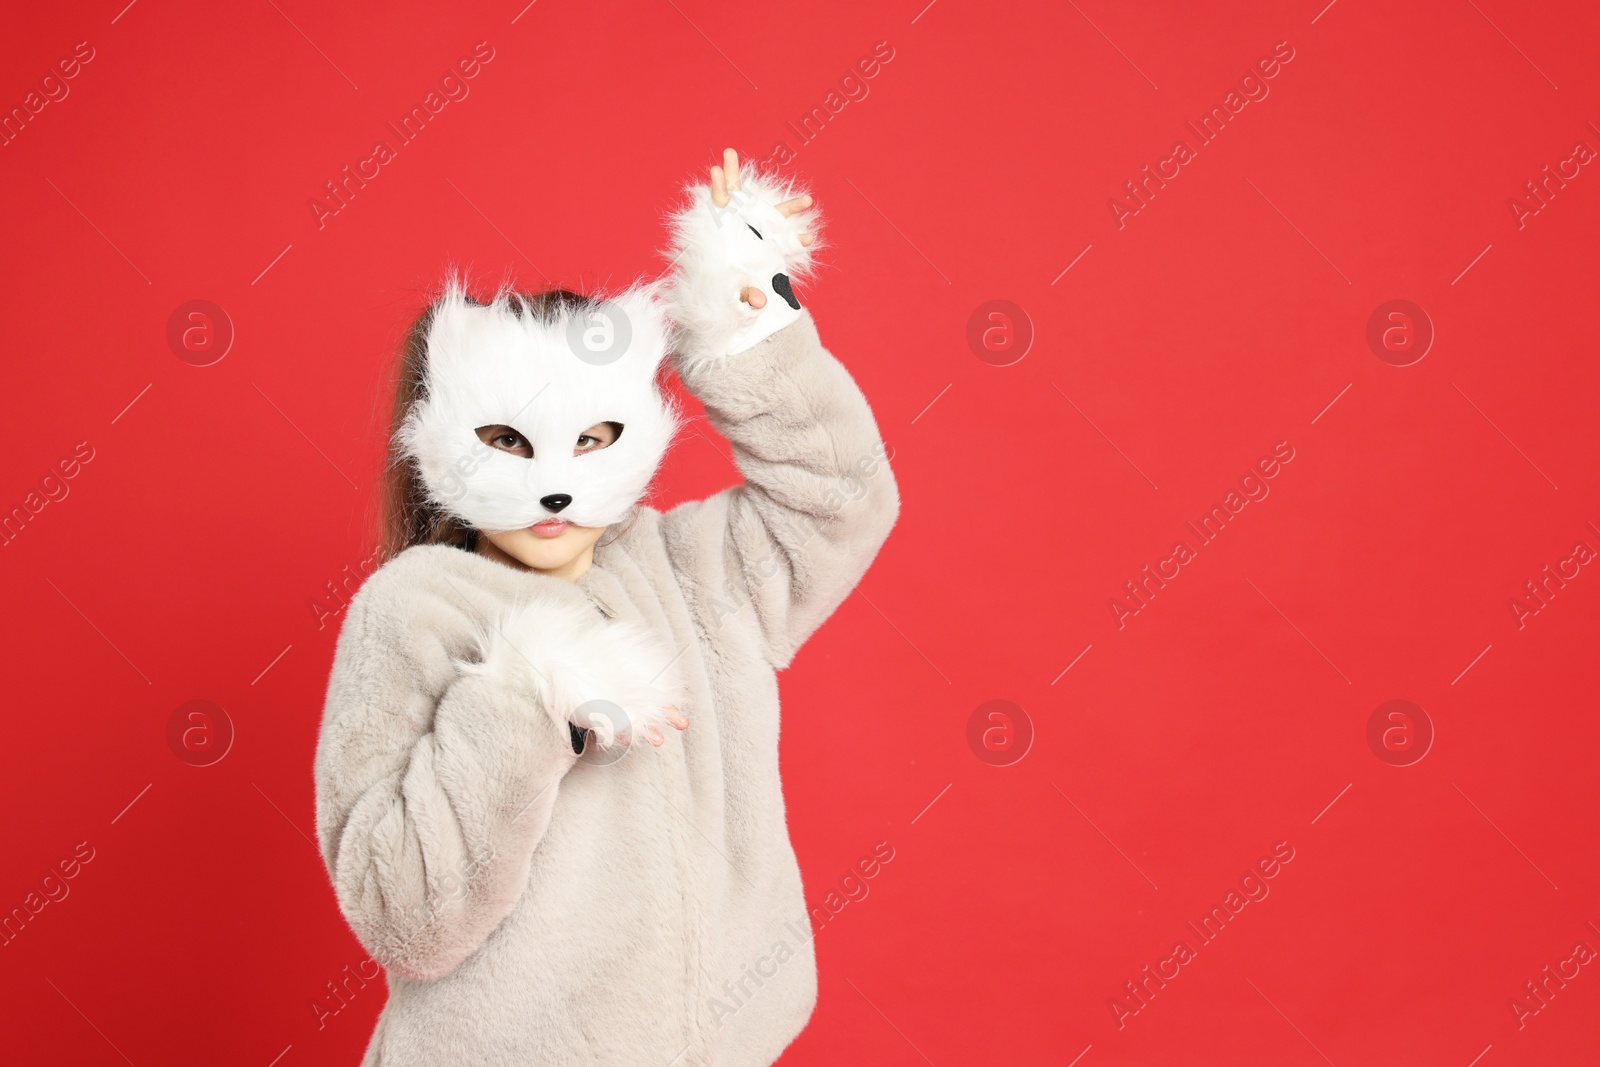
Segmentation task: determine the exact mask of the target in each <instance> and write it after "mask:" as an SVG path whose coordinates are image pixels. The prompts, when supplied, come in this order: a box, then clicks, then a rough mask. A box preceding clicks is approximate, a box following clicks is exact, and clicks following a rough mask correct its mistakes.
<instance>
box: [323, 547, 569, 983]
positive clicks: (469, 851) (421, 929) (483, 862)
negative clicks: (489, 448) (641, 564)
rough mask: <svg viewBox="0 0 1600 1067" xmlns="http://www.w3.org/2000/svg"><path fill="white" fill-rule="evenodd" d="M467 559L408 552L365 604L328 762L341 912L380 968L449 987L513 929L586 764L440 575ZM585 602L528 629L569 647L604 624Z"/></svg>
mask: <svg viewBox="0 0 1600 1067" xmlns="http://www.w3.org/2000/svg"><path fill="white" fill-rule="evenodd" d="M455 551H458V550H457V549H454V548H449V547H446V546H430V547H428V548H425V549H411V550H408V551H407V552H405V553H402V554H401V555H400V556H399V557H396V558H395V559H394V560H391V561H390V562H389V564H387V565H386V566H385V567H384V568H382V569H380V570H379V571H378V572H377V573H376V574H374V575H373V577H372V578H371V579H369V580H368V582H367V583H366V585H364V586H363V587H362V589H361V591H360V592H359V593H358V594H357V595H356V597H355V598H354V599H353V600H352V601H351V604H350V607H349V610H348V613H347V615H346V618H345V622H344V625H343V628H342V629H341V631H340V634H339V641H338V645H337V650H336V652H335V656H334V662H333V670H332V673H331V675H330V678H329V682H328V691H327V701H326V705H325V708H324V711H323V721H322V729H321V734H320V736H319V739H318V745H317V756H316V792H317V836H318V838H319V840H320V845H321V849H322V855H323V859H324V862H325V863H326V864H327V867H328V872H329V874H330V876H331V878H332V881H333V886H334V889H335V892H336V893H337V896H338V900H339V905H340V908H341V909H342V910H343V912H344V915H345V918H346V919H347V920H348V922H349V923H350V926H351V928H352V930H354V932H355V934H356V936H357V938H358V939H359V940H360V941H361V943H362V944H363V945H364V946H365V947H366V948H367V950H368V951H369V952H371V954H372V956H373V958H374V959H376V960H377V961H378V962H379V963H381V964H383V965H384V966H385V967H388V968H390V969H392V970H395V971H397V972H398V973H400V974H403V975H406V976H407V977H411V978H419V979H426V978H436V977H438V976H440V975H443V974H447V973H449V972H450V971H451V970H453V969H454V968H455V967H456V966H457V965H458V964H460V963H461V962H462V961H463V960H465V959H466V958H467V957H468V956H470V955H471V954H472V953H473V952H474V951H476V950H477V948H478V946H479V945H480V944H481V943H482V942H483V939H484V938H485V937H487V936H488V935H489V934H490V932H492V931H493V930H494V928H495V927H496V926H498V925H499V923H500V922H501V920H503V919H504V918H505V917H506V915H507V914H509V912H510V910H511V908H512V907H513V906H514V905H515V904H516V902H517V900H518V898H519V897H520V895H521V893H522V890H523V888H524V886H525V884H526V882H527V877H528V867H529V863H530V860H531V857H532V854H533V850H534V848H535V847H536V845H537V844H538V842H539V840H540V838H541V837H542V836H543V835H544V832H545V829H546V827H547V826H548V825H549V822H550V817H551V812H552V810H553V808H554V805H555V799H556V791H557V787H558V783H559V782H560V781H561V779H562V777H563V776H564V775H565V774H566V772H567V771H568V770H569V769H570V768H571V767H572V765H573V764H574V763H575V762H576V760H577V755H576V754H575V752H574V750H573V739H572V736H571V734H570V733H569V730H568V727H567V726H566V723H565V722H564V721H562V720H560V719H558V718H557V717H556V716H553V715H551V714H547V713H546V711H545V710H544V709H543V708H542V707H541V706H540V703H539V701H538V700H537V698H536V697H535V696H534V695H533V692H532V690H531V688H529V686H528V685H527V683H526V679H525V676H523V675H521V674H520V673H519V671H520V668H519V666H518V662H517V661H518V660H520V659H521V658H522V657H521V655H520V653H519V651H518V650H517V649H515V648H513V647H512V646H511V644H510V643H509V642H506V641H503V640H502V641H495V640H490V639H488V638H489V637H492V635H487V634H486V633H485V630H484V627H483V626H482V625H480V624H478V623H476V622H475V621H474V619H475V618H476V617H477V612H478V611H480V610H481V605H480V606H478V607H475V606H474V604H473V603H471V602H470V601H469V599H468V598H469V597H471V596H473V595H474V593H473V591H472V590H471V588H470V587H469V586H467V585H466V584H465V583H460V582H452V581H450V580H449V579H448V576H445V575H441V574H439V573H437V571H436V570H435V569H434V568H433V567H431V566H430V560H429V559H428V558H427V554H428V553H438V552H455ZM550 581H551V582H553V583H557V584H558V585H559V586H565V585H568V583H564V582H561V581H560V580H559V579H554V578H552V579H550ZM551 592H552V594H560V593H562V591H561V590H560V589H558V588H556V587H555V586H552V587H551ZM571 594H572V597H571V598H568V597H565V596H564V595H552V596H550V597H547V598H541V602H540V603H539V604H537V605H530V607H534V606H536V607H537V608H538V609H539V610H538V611H537V613H536V614H530V615H528V616H527V617H528V618H529V619H539V620H543V624H544V625H547V626H549V627H550V628H551V630H552V631H553V632H556V633H559V631H560V630H561V629H564V628H568V627H571V626H573V625H578V624H580V617H579V615H577V614H576V613H581V612H587V613H588V614H591V615H592V614H594V610H593V608H592V607H588V606H587V605H586V603H583V601H584V598H583V597H582V594H581V593H580V592H578V590H576V589H575V588H573V589H572V590H571ZM572 598H576V600H574V599H572ZM499 622H500V624H501V625H502V626H503V625H505V624H506V623H507V620H504V619H502V620H499Z"/></svg>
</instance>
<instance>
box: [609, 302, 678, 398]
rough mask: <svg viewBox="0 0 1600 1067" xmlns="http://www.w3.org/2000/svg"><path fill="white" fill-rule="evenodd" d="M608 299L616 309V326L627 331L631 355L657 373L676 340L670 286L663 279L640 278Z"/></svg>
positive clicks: (643, 370) (640, 365) (644, 368)
mask: <svg viewBox="0 0 1600 1067" xmlns="http://www.w3.org/2000/svg"><path fill="white" fill-rule="evenodd" d="M606 303H607V304H609V305H610V306H611V307H612V308H613V309H615V312H616V314H615V316H614V318H613V321H612V324H611V325H612V328H613V329H614V330H616V331H618V332H619V333H620V332H621V331H624V330H626V331H627V334H628V338H627V358H628V359H629V360H630V361H632V362H633V363H634V365H635V366H636V367H637V368H638V370H639V371H640V372H641V373H643V374H647V375H654V374H655V372H656V369H657V368H658V367H659V366H660V365H661V361H662V360H663V359H664V358H666V354H667V352H668V350H669V349H670V348H671V347H672V341H673V326H672V321H671V319H669V318H668V316H667V303H666V286H665V285H664V284H663V283H662V282H661V281H652V282H636V283H634V284H633V285H631V286H629V287H628V288H627V289H625V290H623V291H622V292H621V293H619V294H618V295H617V296H614V297H611V298H609V299H607V301H606Z"/></svg>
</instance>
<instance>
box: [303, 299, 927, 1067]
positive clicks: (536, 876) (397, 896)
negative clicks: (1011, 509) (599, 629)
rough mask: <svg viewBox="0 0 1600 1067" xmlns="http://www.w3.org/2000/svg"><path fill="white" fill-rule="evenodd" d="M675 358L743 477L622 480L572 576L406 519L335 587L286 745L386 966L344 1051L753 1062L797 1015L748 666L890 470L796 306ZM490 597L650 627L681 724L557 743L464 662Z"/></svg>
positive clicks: (838, 577)
mask: <svg viewBox="0 0 1600 1067" xmlns="http://www.w3.org/2000/svg"><path fill="white" fill-rule="evenodd" d="M680 374H681V375H682V377H683V380H684V383H685V385H686V386H687V387H688V388H689V389H690V390H691V391H692V392H694V394H695V395H696V396H697V397H699V399H700V400H701V401H702V402H703V403H704V404H705V407H706V410H707V413H708V417H709V418H710V420H711V422H712V424H713V425H714V426H715V427H716V428H717V430H718V431H719V432H720V433H722V434H723V435H724V436H725V437H726V438H727V439H728V441H729V442H730V443H731V444H732V446H733V450H734V456H735V459H736V461H737V463H738V466H739V469H740V471H741V473H742V475H743V477H744V483H743V484H741V485H736V486H734V487H732V488H729V489H727V490H724V491H723V492H720V493H717V494H715V495H714V496H711V497H709V498H708V499H705V500H698V501H692V502H688V503H684V504H681V505H678V506H677V507H674V508H671V509H670V510H668V511H666V512H661V511H658V510H655V509H652V508H650V507H648V506H641V507H640V508H639V514H638V517H637V521H636V522H635V523H634V524H633V525H632V526H631V527H630V528H628V529H627V532H626V533H625V534H624V535H623V536H622V537H621V538H620V539H618V540H617V541H616V542H615V543H612V544H609V545H607V544H602V545H601V546H599V547H598V548H597V550H596V552H595V556H594V564H593V566H592V567H591V569H590V570H589V571H588V572H587V573H585V574H584V575H583V576H582V577H581V578H580V579H579V580H578V581H577V582H576V583H573V582H568V581H564V580H561V579H558V578H554V577H550V576H546V575H541V574H537V573H534V572H527V571H518V570H514V569H512V568H511V567H509V566H506V565H503V564H501V563H498V562H495V561H493V560H490V559H488V558H487V557H484V556H479V555H475V554H472V553H469V552H465V551H462V550H460V549H457V548H453V547H449V546H443V545H427V546H417V547H413V548H410V549H407V550H406V551H404V552H402V553H400V554H399V555H397V556H396V557H395V558H393V559H392V560H390V561H389V562H388V563H386V564H385V565H384V566H382V567H381V568H379V569H378V570H377V571H376V572H375V573H374V574H373V575H372V576H371V577H370V578H369V579H368V580H367V582H366V583H365V584H364V585H363V586H362V587H361V589H360V591H359V593H358V594H357V595H356V596H355V598H354V599H353V601H352V602H351V605H350V607H349V610H348V614H347V615H346V618H345V620H344V623H343V627H342V629H341V632H340V634H339V639H338V644H337V648H336V652H335V658H334V664H333V670H332V675H331V677H330V679H329V684H328V690H327V701H326V706H325V708H324V712H323V721H322V728H321V735H320V738H319V742H318V747H317V754H316V768H315V771H316V795H317V834H318V837H319V839H320V845H321V849H322V854H323V857H324V859H325V861H326V863H327V867H328V871H329V874H330V876H331V879H332V882H333V888H334V890H335V893H336V895H337V899H338V903H339V906H340V907H341V909H342V910H343V912H344V914H345V916H346V918H347V920H348V921H349V923H350V925H351V927H352V929H353V930H354V932H355V934H356V936H357V937H358V938H359V939H360V941H361V943H362V944H363V945H364V946H365V947H366V948H367V950H368V951H369V952H370V953H371V954H372V957H373V958H374V959H375V960H377V961H378V962H379V963H381V964H382V965H383V966H384V967H385V969H386V970H387V976H388V984H389V999H388V1002H387V1004H386V1005H385V1006H384V1008H383V1012H382V1015H381V1017H380V1019H379V1022H378V1025H377V1028H376V1030H375V1032H374V1033H373V1035H372V1039H371V1042H370V1045H369V1048H368V1050H367V1054H366V1058H365V1060H364V1061H363V1063H364V1065H365V1067H379V1065H381V1067H453V1065H458V1064H459V1065H468V1064H470V1065H472V1067H485V1065H511V1064H516V1065H519V1067H521V1065H529V1064H580V1063H581V1064H589V1063H594V1064H619V1065H621V1064H626V1065H641V1067H681V1065H689V1064H718V1065H724V1064H725V1065H746V1064H770V1063H771V1062H772V1061H773V1060H774V1059H776V1058H777V1056H778V1055H779V1054H780V1053H781V1052H782V1050H783V1049H784V1047H785V1046H786V1045H788V1044H789V1042H790V1041H791V1040H793V1038H794V1037H795V1036H796V1035H797V1034H798V1033H799V1032H800V1031H801V1029H802V1028H803V1027H804V1026H805V1024H806V1021H807V1019H808V1018H809V1016H810V1014H811V1011H812V1008H813V1006H814V1004H815V1002H816V990H817V985H816V965H815V958H814V955H813V951H812V945H811V927H810V921H809V917H808V915H807V911H806V906H805V902H804V898H803V894H802V888H801V881H800V871H799V867H798V864H797V863H796V860H795V855H794V851H793V849H792V847H791V845H790V842H789V835H788V830H787V827H786V824H785V816H784V799H783V793H782V789H781V787H780V784H779V779H778V732H779V701H778V683H777V677H776V672H777V671H778V670H780V669H782V668H784V667H786V666H788V665H789V663H790V661H791V660H792V659H793V657H794V655H795V653H796V651H797V650H798V649H799V647H800V646H801V644H802V643H803V642H804V641H805V640H806V638H807V637H809V636H810V635H811V634H812V633H813V632H814V631H815V630H816V629H817V628H818V627H819V626H820V625H821V624H822V622H823V621H824V620H825V619H827V618H828V616H829V615H830V614H831V613H832V612H833V611H834V610H835V609H836V608H837V607H838V606H839V604H840V603H842V602H843V601H844V599H845V598H846V597H847V596H848V595H849V594H850V592H851V590H852V588H853V586H854V584H855V583H856V582H857V581H858V580H859V579H860V578H861V577H862V575H863V574H864V572H865V571H866V569H867V567H868V565H869V564H870V563H871V561H872V559H873V557H874V556H875V555H876V553H877V551H878V549H879V547H880V546H881V545H882V544H883V542H884V540H885V539H886V538H887V536H888V534H889V531H890V528H891V527H892V526H893V525H894V523H895V520H896V517H897V515H898V513H899V506H900V502H899V492H898V489H897V487H896V484H895V480H894V477H893V475H892V473H891V472H890V469H889V466H888V462H887V459H888V457H887V456H886V455H885V451H884V446H883V442H882V439H881V437H880V434H879V431H878V428H877V425H876V423H875V421H874V418H873V415H872V412H871V410H870V408H869V407H868V404H867V401H866V399H865V398H864V397H863V396H862V394H861V391H860V389H859V388H858V387H857V386H856V384H855V382H854V381H853V380H852V379H851V377H850V375H849V374H848V373H847V372H846V370H845V368H844V367H843V366H842V365H841V364H840V363H839V362H838V360H836V359H835V358H834V356H833V355H832V354H831V353H830V352H829V351H828V350H827V349H826V348H824V347H823V346H822V344H821V342H820V340H819V338H818V335H817V330H816V326H815V325H814V323H813V322H812V319H811V316H810V313H809V312H808V311H806V312H802V314H801V315H800V317H799V318H798V319H797V320H795V321H793V322H792V323H790V324H789V325H786V326H784V327H783V328H782V329H781V330H779V331H777V332H775V333H773V334H772V335H771V336H770V337H767V338H766V339H764V340H762V341H760V342H759V343H758V344H756V345H755V346H754V347H753V348H750V349H749V350H747V351H744V352H742V353H740V354H738V355H735V356H732V357H730V358H728V359H726V360H723V361H718V362H710V361H690V362H686V363H684V364H683V365H682V366H681V367H680ZM511 605H521V606H523V607H530V606H531V607H532V608H533V609H535V610H537V611H539V612H542V613H543V617H545V618H548V619H549V620H551V621H552V625H554V626H564V625H570V626H572V627H581V626H584V625H589V626H593V625H595V620H596V619H599V620H600V621H601V623H602V624H604V625H612V624H616V625H626V624H629V623H631V624H632V625H634V626H636V627H643V628H644V629H645V630H647V631H648V632H649V633H651V634H652V635H654V637H655V638H656V639H657V640H658V641H659V642H661V643H662V644H663V645H666V646H670V647H671V648H672V649H675V650H676V652H675V656H676V659H675V668H674V669H675V670H677V671H679V672H680V675H681V678H682V681H683V685H684V691H685V692H686V694H687V697H686V700H685V701H684V703H683V704H682V708H683V711H684V712H685V713H686V714H687V715H688V717H689V719H690V723H691V725H690V726H689V728H688V729H687V730H686V731H684V732H682V733H679V732H678V731H675V730H668V731H666V733H667V734H668V735H669V736H667V738H666V742H665V744H664V745H663V746H662V747H660V748H651V747H650V746H648V745H644V744H639V743H635V744H633V745H631V746H630V747H628V748H615V749H601V748H599V747H597V746H596V745H594V744H593V742H592V741H591V743H590V745H589V746H588V749H587V750H586V751H585V753H584V754H583V755H581V756H580V755H576V754H575V753H574V751H573V745H572V742H571V739H570V738H569V736H568V733H567V731H566V729H564V728H562V727H561V726H558V725H557V724H556V723H555V722H553V721H552V720H551V718H550V717H549V716H548V715H546V714H544V713H543V711H541V710H540V709H539V708H537V707H535V706H534V700H533V698H532V697H530V696H529V695H528V694H527V693H526V691H525V690H522V689H519V688H518V687H516V686H514V685H512V684H510V683H509V682H508V681H507V677H508V676H505V675H502V674H500V673H498V672H497V671H496V670H494V669H491V668H492V664H485V663H483V660H484V657H485V656H486V655H488V656H490V657H491V658H492V655H494V654H496V653H494V652H493V650H492V649H491V650H490V651H489V652H488V653H486V652H485V648H484V645H483V642H482V640H481V637H482V633H483V624H484V621H485V620H486V619H492V618H494V617H496V615H497V614H499V613H501V612H503V611H504V610H506V609H507V608H508V607H509V606H511ZM474 661H477V663H478V667H477V669H466V670H464V669H462V665H463V664H464V663H465V664H468V665H470V664H472V663H473V662H474Z"/></svg>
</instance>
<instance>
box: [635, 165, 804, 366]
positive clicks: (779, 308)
mask: <svg viewBox="0 0 1600 1067" xmlns="http://www.w3.org/2000/svg"><path fill="white" fill-rule="evenodd" d="M725 159H726V160H727V162H728V163H729V166H728V167H726V168H713V180H712V183H711V184H705V183H690V184H689V185H688V186H687V187H686V189H685V192H686V193H687V195H688V204H687V206H685V207H683V208H681V209H680V210H678V211H676V212H674V213H673V214H672V216H671V217H670V219H669V226H670V228H671V231H672V247H671V248H670V249H668V250H667V252H666V253H665V254H666V255H667V256H669V257H670V258H671V259H672V266H671V268H670V270H669V275H668V288H667V299H666V303H667V311H668V313H669V314H670V315H671V317H672V319H673V320H674V321H675V322H676V323H677V325H678V327H679V329H680V331H681V333H682V337H681V339H680V349H681V355H682V356H683V357H684V358H686V359H689V360H696V361H699V360H715V359H718V358H720V357H722V356H728V355H734V354H736V353H739V352H743V351H745V350H747V349H749V348H753V347H754V346H755V345H756V344H757V343H759V342H761V341H763V340H765V339H766V338H768V337H770V336H771V335H772V334H774V333H776V332H777V331H779V330H781V329H783V328H784V327H785V326H788V325H789V324H790V323H792V322H794V321H795V320H796V319H798V318H799V317H800V301H799V299H798V298H797V297H796V295H795V291H794V282H795V280H796V279H804V278H806V277H808V276H809V275H810V273H811V269H812V253H813V252H814V251H816V249H817V248H819V247H820V246H821V240H820V238H819V237H818V230H819V229H820V227H821V223H822V218H821V213H820V212H819V211H818V210H817V209H816V208H813V207H808V206H804V207H803V206H800V205H796V204H792V203H790V201H793V200H796V199H800V198H803V197H805V196H807V195H808V194H807V193H806V192H805V191H804V190H803V189H800V188H798V187H797V186H796V184H795V181H794V179H792V178H782V177H778V176H776V175H764V174H762V173H760V172H759V171H758V170H757V169H756V167H755V166H754V164H751V163H745V164H743V166H739V165H738V158H737V156H735V155H734V154H733V151H732V150H731V149H729V150H728V153H727V155H726V156H725ZM724 183H725V186H724ZM723 196H725V198H726V200H727V203H726V204H722V205H719V204H718V202H717V201H718V200H719V199H721V198H722V197H723ZM807 203H809V201H808V202H807ZM780 205H783V209H782V210H780ZM805 234H809V235H811V236H810V240H809V241H808V242H802V241H801V236H802V235H805ZM746 289H756V290H759V291H760V293H761V295H762V296H763V297H764V298H765V302H764V303H763V304H762V306H761V307H759V308H758V307H756V306H754V305H755V303H757V302H758V301H756V300H751V299H741V293H743V292H744V291H745V290H746Z"/></svg>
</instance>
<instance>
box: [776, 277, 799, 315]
mask: <svg viewBox="0 0 1600 1067" xmlns="http://www.w3.org/2000/svg"><path fill="white" fill-rule="evenodd" d="M772 291H773V292H775V293H777V294H778V295H779V296H781V297H783V298H784V299H785V300H787V301H788V302H789V306H790V307H792V308H794V309H795V310H796V311H799V310H800V301H798V300H796V299H795V297H794V289H793V287H791V286H790V285H789V276H788V275H787V274H774V275H773V276H772Z"/></svg>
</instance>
